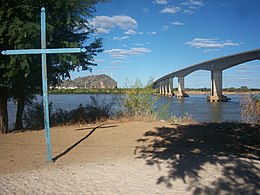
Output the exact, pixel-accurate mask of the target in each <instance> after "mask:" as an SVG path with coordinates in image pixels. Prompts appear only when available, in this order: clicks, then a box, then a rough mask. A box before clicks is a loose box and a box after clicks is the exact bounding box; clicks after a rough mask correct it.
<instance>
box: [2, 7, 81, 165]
mask: <svg viewBox="0 0 260 195" xmlns="http://www.w3.org/2000/svg"><path fill="white" fill-rule="evenodd" d="M80 52H86V49H85V48H57V49H46V16H45V8H44V7H43V8H42V9H41V49H24V50H5V51H2V54H3V55H28V54H41V56H42V91H43V106H44V127H45V135H46V156H47V162H52V146H51V136H50V121H49V101H48V83H47V65H46V64H47V60H46V54H58V53H80Z"/></svg>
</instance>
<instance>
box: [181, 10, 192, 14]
mask: <svg viewBox="0 0 260 195" xmlns="http://www.w3.org/2000/svg"><path fill="white" fill-rule="evenodd" d="M183 12H184V13H185V14H193V13H194V11H192V10H190V9H186V10H184V11H183Z"/></svg>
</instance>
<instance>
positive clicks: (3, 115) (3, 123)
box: [0, 87, 8, 133]
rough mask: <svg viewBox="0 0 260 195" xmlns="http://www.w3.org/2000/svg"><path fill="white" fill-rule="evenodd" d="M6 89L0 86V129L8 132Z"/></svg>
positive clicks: (2, 131)
mask: <svg viewBox="0 0 260 195" xmlns="http://www.w3.org/2000/svg"><path fill="white" fill-rule="evenodd" d="M7 100H8V90H7V89H5V88H1V87H0V131H1V133H8V111H7Z"/></svg>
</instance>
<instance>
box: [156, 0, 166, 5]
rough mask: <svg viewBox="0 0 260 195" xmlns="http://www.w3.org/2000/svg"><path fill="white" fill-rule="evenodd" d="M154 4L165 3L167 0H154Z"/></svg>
mask: <svg viewBox="0 0 260 195" xmlns="http://www.w3.org/2000/svg"><path fill="white" fill-rule="evenodd" d="M153 3H154V4H159V5H167V4H168V1H167V0H154V1H153Z"/></svg>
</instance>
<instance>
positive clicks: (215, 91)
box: [207, 70, 229, 102]
mask: <svg viewBox="0 0 260 195" xmlns="http://www.w3.org/2000/svg"><path fill="white" fill-rule="evenodd" d="M207 100H208V101H209V102H226V101H228V100H229V98H228V97H227V96H224V95H222V70H212V71H211V95H210V96H208V97H207Z"/></svg>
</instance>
